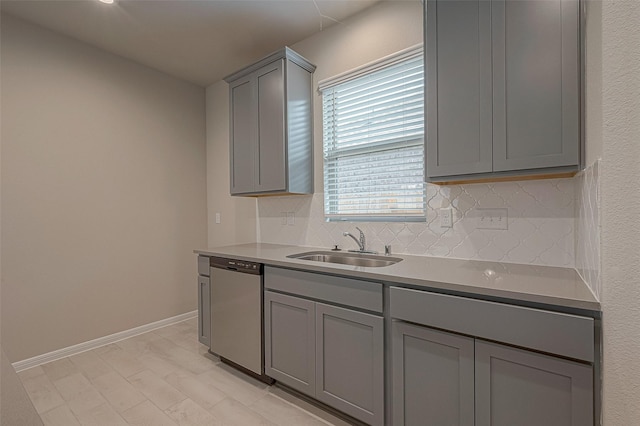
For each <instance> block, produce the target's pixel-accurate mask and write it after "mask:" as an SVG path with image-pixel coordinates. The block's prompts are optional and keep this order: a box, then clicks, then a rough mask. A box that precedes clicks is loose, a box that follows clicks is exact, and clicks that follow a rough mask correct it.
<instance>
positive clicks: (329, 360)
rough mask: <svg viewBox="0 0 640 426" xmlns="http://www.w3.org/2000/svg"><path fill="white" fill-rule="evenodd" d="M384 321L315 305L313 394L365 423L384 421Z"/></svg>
mask: <svg viewBox="0 0 640 426" xmlns="http://www.w3.org/2000/svg"><path fill="white" fill-rule="evenodd" d="M383 330H384V320H383V318H382V317H379V316H377V315H371V314H366V313H363V312H357V311H352V310H350V309H344V308H338V307H336V306H330V305H325V304H322V303H317V304H316V398H317V399H318V400H319V401H322V402H324V403H325V404H327V405H330V406H332V407H335V408H337V409H338V410H340V411H343V412H345V413H347V414H349V415H351V416H353V417H355V418H356V419H359V420H362V421H363V422H366V423H368V424H370V425H382V424H383V422H384V416H383V412H384V377H383V375H384V337H383V336H384V332H383Z"/></svg>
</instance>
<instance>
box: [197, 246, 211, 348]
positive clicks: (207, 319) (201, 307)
mask: <svg viewBox="0 0 640 426" xmlns="http://www.w3.org/2000/svg"><path fill="white" fill-rule="evenodd" d="M209 275H210V267H209V258H208V257H207V256H198V341H200V343H202V344H203V345H207V346H210V344H211V281H210V278H209Z"/></svg>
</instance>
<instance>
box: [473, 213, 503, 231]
mask: <svg viewBox="0 0 640 426" xmlns="http://www.w3.org/2000/svg"><path fill="white" fill-rule="evenodd" d="M475 216H476V220H477V223H476V228H478V229H504V230H506V229H507V224H508V220H507V209H506V208H500V209H475Z"/></svg>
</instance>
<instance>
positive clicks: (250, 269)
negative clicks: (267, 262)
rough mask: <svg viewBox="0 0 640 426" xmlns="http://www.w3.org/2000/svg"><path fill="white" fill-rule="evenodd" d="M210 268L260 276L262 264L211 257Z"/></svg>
mask: <svg viewBox="0 0 640 426" xmlns="http://www.w3.org/2000/svg"><path fill="white" fill-rule="evenodd" d="M210 264H211V267H212V268H221V269H228V270H231V271H238V272H244V273H247V274H255V275H261V274H262V264H261V263H256V262H249V261H246V260H238V259H227V258H224V257H212V258H211V263H210Z"/></svg>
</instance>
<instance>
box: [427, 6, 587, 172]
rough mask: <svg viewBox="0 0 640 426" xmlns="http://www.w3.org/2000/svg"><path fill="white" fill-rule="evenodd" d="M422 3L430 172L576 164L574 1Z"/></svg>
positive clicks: (572, 167)
mask: <svg viewBox="0 0 640 426" xmlns="http://www.w3.org/2000/svg"><path fill="white" fill-rule="evenodd" d="M425 4H426V6H425V13H426V17H425V23H426V24H425V25H426V26H425V28H426V33H425V34H426V35H425V36H426V39H425V46H426V48H425V51H426V62H425V63H426V67H427V72H426V75H427V77H426V78H427V90H426V104H427V117H426V118H427V126H426V128H427V134H426V136H427V137H426V149H425V155H426V161H425V164H426V176H427V179H428V180H429V181H431V182H442V181H456V180H468V179H475V178H490V177H499V176H517V175H531V174H548V173H569V172H575V171H577V170H579V167H580V164H581V145H580V144H581V142H580V129H579V126H580V103H579V100H580V37H579V34H580V13H579V1H578V0H548V1H537V0H523V1H505V0H491V1H485V0H456V1H451V0H428V1H426V2H425Z"/></svg>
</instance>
